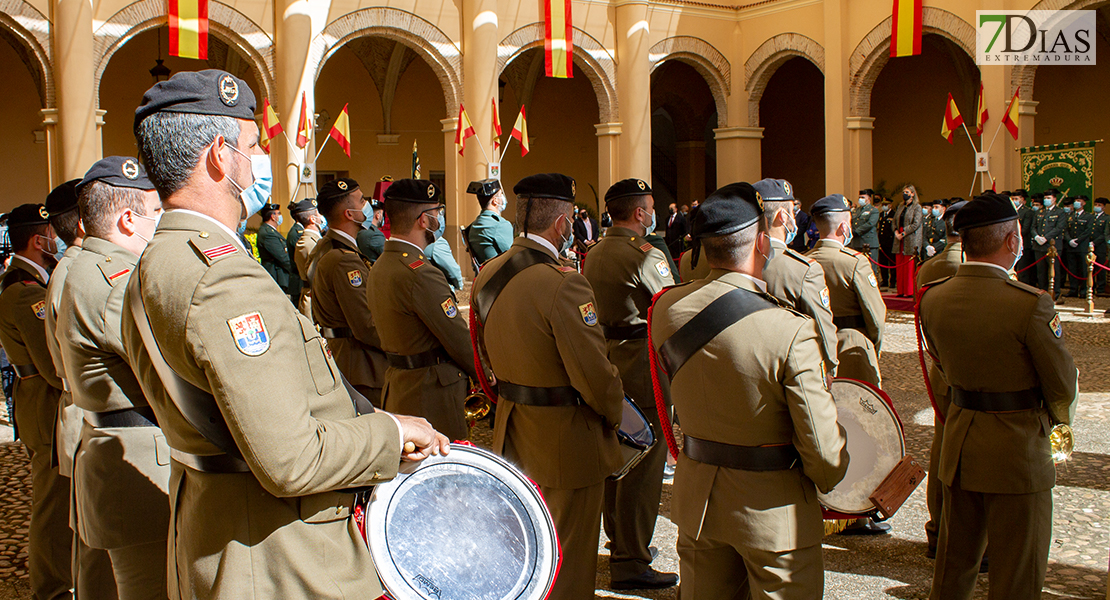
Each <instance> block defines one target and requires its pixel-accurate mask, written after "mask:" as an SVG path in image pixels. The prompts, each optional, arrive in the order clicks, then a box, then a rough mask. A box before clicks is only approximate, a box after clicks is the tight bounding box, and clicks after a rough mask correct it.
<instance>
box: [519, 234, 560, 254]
mask: <svg viewBox="0 0 1110 600" xmlns="http://www.w3.org/2000/svg"><path fill="white" fill-rule="evenodd" d="M521 237H523V238H524V239H526V240H530V241H533V242H535V243H537V244H539V245H540V247H542V248H543V249H545V250H547V251H548V252H550V253H551V255H552V256H554V257H555V258H559V250H558V249H557V248H556V247H555V246H554V245H553V244H552V243H551V242H549V241H547V238H545V237H543V236H541V235H537V234H535V233H525V234H523V235H522V236H521Z"/></svg>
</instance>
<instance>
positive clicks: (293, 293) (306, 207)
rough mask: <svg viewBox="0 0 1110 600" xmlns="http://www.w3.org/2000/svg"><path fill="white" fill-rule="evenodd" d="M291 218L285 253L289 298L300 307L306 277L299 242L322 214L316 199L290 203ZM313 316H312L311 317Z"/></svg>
mask: <svg viewBox="0 0 1110 600" xmlns="http://www.w3.org/2000/svg"><path fill="white" fill-rule="evenodd" d="M287 208H288V209H289V216H291V217H293V226H292V227H290V228H289V232H288V233H286V234H285V252H286V254H288V255H289V297H290V298H292V299H293V304H295V305H297V306H298V307H299V306H300V305H301V296H302V295H303V294H304V290H305V281H304V277H303V276H302V275H301V274H300V270H299V269H298V267H297V261H296V258H295V257H296V255H297V242H298V241H299V240H300V239H301V236H302V235H304V230H305V227H307V226H309V225H314V224H315V223H316V220H317V219H319V218H320V213H319V212H318V211H317V210H316V199H315V198H305V199H304V200H301V201H300V202H290V203H289V206H288V207H287ZM310 316H311V315H310Z"/></svg>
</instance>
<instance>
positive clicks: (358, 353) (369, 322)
mask: <svg viewBox="0 0 1110 600" xmlns="http://www.w3.org/2000/svg"><path fill="white" fill-rule="evenodd" d="M316 205H317V207H318V208H319V210H320V213H321V214H323V215H324V216H325V217H327V219H328V225H329V227H328V232H327V233H326V234H325V235H324V237H323V239H321V240H320V242H319V243H318V244H316V248H315V249H313V251H312V256H310V257H309V266H308V276H309V278H310V280H311V281H312V317H313V319H314V320H315V321H316V324H317V325H319V326H320V332H321V333H323V335H324V337H325V338H327V339H328V345H329V346H330V347H331V350H332V352H333V353H334V355H335V363H336V364H337V365H339V371H340V372H341V373H343V376H344V377H346V378H347V381H349V382H351V385H353V386H355V389H356V390H358V391H359V392H360V393H362V395H363V396H366V398H367V399H368V400H370V402H371V403H372V404H373V405H374V406H377V407H381V405H382V403H381V402H382V400H381V399H382V386H383V385H384V383H385V370H386V367H387V363H386V359H385V353H384V352H382V349H381V339H380V338H379V337H378V330H377V328H376V327H375V326H374V316H373V315H372V314H371V312H370V307H369V305H368V304H367V302H366V280H367V278H368V277H369V276H370V262H369V260H368V259H367V258H366V256H365V255H363V254H362V253H361V252H359V250H358V242H357V241H356V239H355V236H356V235H358V232H359V231H360V230H361V229H362V225H361V223H362V221H363V220H364V219H367V218H369V216H368V213H369V212H370V210H369V207H370V203H369V202H368V201H367V200H366V199H365V198H364V197H363V196H362V190H360V189H359V187H358V182H357V181H355V180H354V179H347V178H340V179H336V180H333V181H329V182H327V183H325V184H324V185H323V186H321V187H320V192H319V193H318V194H317V195H316Z"/></svg>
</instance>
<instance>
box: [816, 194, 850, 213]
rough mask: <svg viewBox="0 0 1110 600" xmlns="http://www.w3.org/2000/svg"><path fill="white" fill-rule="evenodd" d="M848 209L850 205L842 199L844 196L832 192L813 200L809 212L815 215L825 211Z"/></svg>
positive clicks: (844, 210) (846, 210)
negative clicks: (815, 200)
mask: <svg viewBox="0 0 1110 600" xmlns="http://www.w3.org/2000/svg"><path fill="white" fill-rule="evenodd" d="M849 210H851V207H850V206H848V201H847V200H845V199H844V196H841V195H840V194H833V195H831V196H825V197H824V198H821V199H820V200H818V201H817V202H814V203H813V206H812V207H810V209H809V214H811V215H813V216H815V217H817V216H820V215H823V214H825V213H834V212H848V211H849Z"/></svg>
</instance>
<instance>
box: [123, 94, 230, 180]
mask: <svg viewBox="0 0 1110 600" xmlns="http://www.w3.org/2000/svg"><path fill="white" fill-rule="evenodd" d="M221 135H222V136H223V137H224V139H225V140H227V143H229V144H231V145H232V146H236V145H238V144H239V122H238V120H237V119H235V118H233V117H221V116H215V115H195V114H191V113H168V112H160V113H154V114H152V115H150V116H148V117H146V118H145V119H143V120H142V122H141V123H139V124H138V125H137V126H136V127H135V139H136V141H138V143H139V155H140V156H141V157H142V158H143V164H144V165H145V166H146V172H147V175H148V176H149V177H150V181H151V182H152V183H153V184H154V187H155V189H157V190H158V195H159V196H161V197H162V199H163V200H165V199H166V198H168V197H169V196H170V195H171V194H173V193H174V192H176V191H178V190H180V189H181V188H183V187H185V184H186V183H187V182H188V181H189V178H190V177H192V176H193V170H194V169H196V166H197V161H199V160H200V154H201V152H203V151H204V149H205V148H207V147H208V146H209V145H211V144H212V142H213V141H214V140H215V139H216V137H217V136H221Z"/></svg>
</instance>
